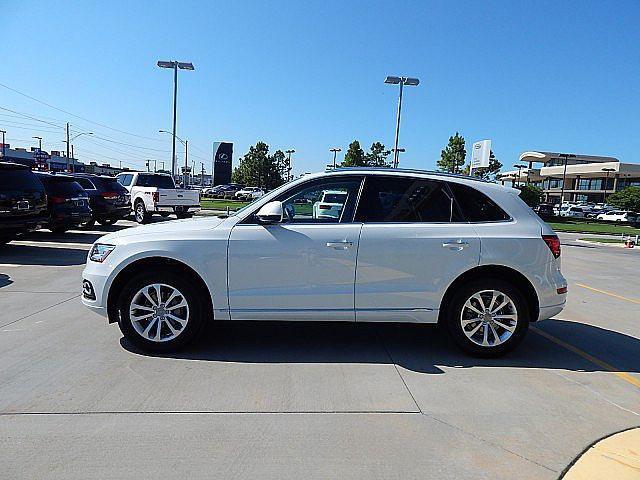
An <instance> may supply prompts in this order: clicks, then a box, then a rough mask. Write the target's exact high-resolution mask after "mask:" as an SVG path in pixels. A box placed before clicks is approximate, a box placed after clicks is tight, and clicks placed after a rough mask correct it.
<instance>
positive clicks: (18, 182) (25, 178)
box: [0, 169, 42, 192]
mask: <svg viewBox="0 0 640 480" xmlns="http://www.w3.org/2000/svg"><path fill="white" fill-rule="evenodd" d="M9 190H40V191H42V184H41V183H40V181H39V180H38V177H36V176H35V175H34V174H33V173H31V171H30V170H22V169H20V170H13V169H7V170H4V169H2V170H0V191H4V192H6V191H9Z"/></svg>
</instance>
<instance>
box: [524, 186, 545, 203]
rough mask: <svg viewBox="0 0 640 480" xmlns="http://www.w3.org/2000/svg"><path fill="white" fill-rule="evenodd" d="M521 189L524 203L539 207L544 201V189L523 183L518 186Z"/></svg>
mask: <svg viewBox="0 0 640 480" xmlns="http://www.w3.org/2000/svg"><path fill="white" fill-rule="evenodd" d="M518 189H519V190H520V198H521V199H522V200H524V203H526V204H527V205H529V206H530V207H537V206H538V205H540V202H541V201H542V194H543V192H542V189H541V188H540V187H535V186H533V185H521V186H519V187H518Z"/></svg>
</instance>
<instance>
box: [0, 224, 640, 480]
mask: <svg viewBox="0 0 640 480" xmlns="http://www.w3.org/2000/svg"><path fill="white" fill-rule="evenodd" d="M121 224H122V225H121ZM129 225H133V223H132V222H119V223H118V225H116V226H114V227H111V229H114V228H123V227H125V226H129ZM100 235H101V232H99V231H74V232H71V233H69V234H66V235H54V234H51V233H49V232H48V231H42V232H36V233H34V234H31V235H30V236H29V237H28V238H25V239H23V240H21V241H17V242H12V243H11V244H9V245H8V246H7V247H6V248H5V249H3V250H2V251H0V311H1V312H2V313H1V314H0V319H1V320H0V464H1V465H2V471H1V473H0V477H2V478H11V479H13V478H59V479H73V478H77V479H80V478H82V479H85V478H114V479H115V478H136V479H140V478H157V477H161V476H163V477H164V476H167V474H168V473H169V472H170V475H171V476H172V477H176V478H254V477H260V478H278V479H280V478H296V479H297V478H323V479H324V478H367V479H370V478H385V479H389V478H399V479H407V478H421V479H425V478H437V479H480V478H486V479H514V478H518V479H555V478H558V475H559V474H560V472H561V471H562V470H563V469H564V468H565V467H566V466H567V465H568V464H569V463H570V462H571V461H572V459H573V458H574V457H575V456H576V455H578V454H579V453H580V452H581V451H582V450H583V449H584V448H585V447H586V446H587V445H588V444H590V443H591V442H593V441H594V440H596V439H598V438H600V437H602V436H604V435H607V434H610V433H612V432H615V431H618V430H622V429H625V428H629V427H633V426H637V425H639V424H640V322H639V320H640V294H639V293H638V281H639V279H638V275H639V272H640V251H636V250H628V249H622V248H615V247H610V246H596V245H587V244H584V243H582V242H579V241H577V240H576V239H577V237H578V236H576V235H570V234H566V235H561V238H562V240H563V244H564V245H563V254H562V262H563V272H564V274H565V276H566V277H567V278H568V280H569V288H570V295H569V303H568V306H567V308H566V310H565V311H563V312H562V313H561V314H560V315H558V317H557V318H554V319H552V320H547V321H545V322H542V323H540V324H535V326H534V327H533V328H532V330H531V331H530V333H529V335H528V336H527V338H526V339H525V341H524V343H523V344H522V345H521V347H520V348H519V349H517V350H516V351H515V352H513V353H512V354H510V355H508V356H506V357H504V358H501V359H496V360H479V359H474V358H470V357H467V356H465V355H463V354H462V353H460V352H459V351H458V350H456V349H455V348H454V346H453V345H452V344H451V342H450V341H449V340H448V339H447V338H446V337H445V336H444V335H443V334H441V333H440V332H439V331H438V330H437V329H435V328H432V327H425V326H416V325H366V324H277V323H260V324H256V323H253V324H250V323H221V324H219V325H212V326H211V327H210V328H208V329H207V331H206V333H205V335H204V337H203V338H202V339H201V340H200V341H199V342H197V344H196V345H194V346H193V347H190V348H188V349H187V350H185V351H182V352H179V353H177V354H171V355H166V356H156V357H153V356H149V355H145V354H142V353H140V352H137V351H135V349H133V348H132V347H131V346H130V345H128V344H127V343H126V342H125V341H123V340H122V337H121V334H120V331H119V329H118V328H117V326H115V325H108V324H107V323H106V321H105V320H104V319H103V318H101V317H99V316H97V315H95V314H93V313H91V312H89V311H88V310H86V309H85V308H84V307H83V306H82V305H81V304H80V298H79V297H80V280H81V277H80V274H81V271H82V268H83V264H84V261H85V258H86V253H87V250H88V248H89V246H90V245H91V243H92V242H93V241H94V240H96V239H97V238H98V237H99V236H100Z"/></svg>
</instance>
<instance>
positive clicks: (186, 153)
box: [158, 130, 189, 188]
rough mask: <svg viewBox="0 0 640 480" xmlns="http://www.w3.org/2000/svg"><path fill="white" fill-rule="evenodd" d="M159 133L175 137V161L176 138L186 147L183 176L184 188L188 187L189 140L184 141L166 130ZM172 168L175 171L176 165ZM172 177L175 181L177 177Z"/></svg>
mask: <svg viewBox="0 0 640 480" xmlns="http://www.w3.org/2000/svg"><path fill="white" fill-rule="evenodd" d="M158 132H159V133H168V134H169V135H172V136H173V145H174V147H173V148H174V156H173V158H174V159H175V143H176V140H175V139H176V138H177V139H178V140H179V141H180V142H181V143H182V144H183V145H184V172H182V176H183V183H184V187H185V188H186V187H187V183H188V182H189V174H188V173H187V170H188V167H189V140H182V139H181V138H180V137H179V136H177V135H176V134H175V133H171V132H168V131H166V130H158ZM172 168H174V169H175V165H174V164H172ZM162 169H163V170H164V162H163V167H162ZM172 177H173V178H174V179H175V175H173V174H172Z"/></svg>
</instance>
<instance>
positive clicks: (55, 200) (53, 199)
mask: <svg viewBox="0 0 640 480" xmlns="http://www.w3.org/2000/svg"><path fill="white" fill-rule="evenodd" d="M49 201H50V202H51V203H64V202H66V201H67V199H66V198H64V197H49Z"/></svg>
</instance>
